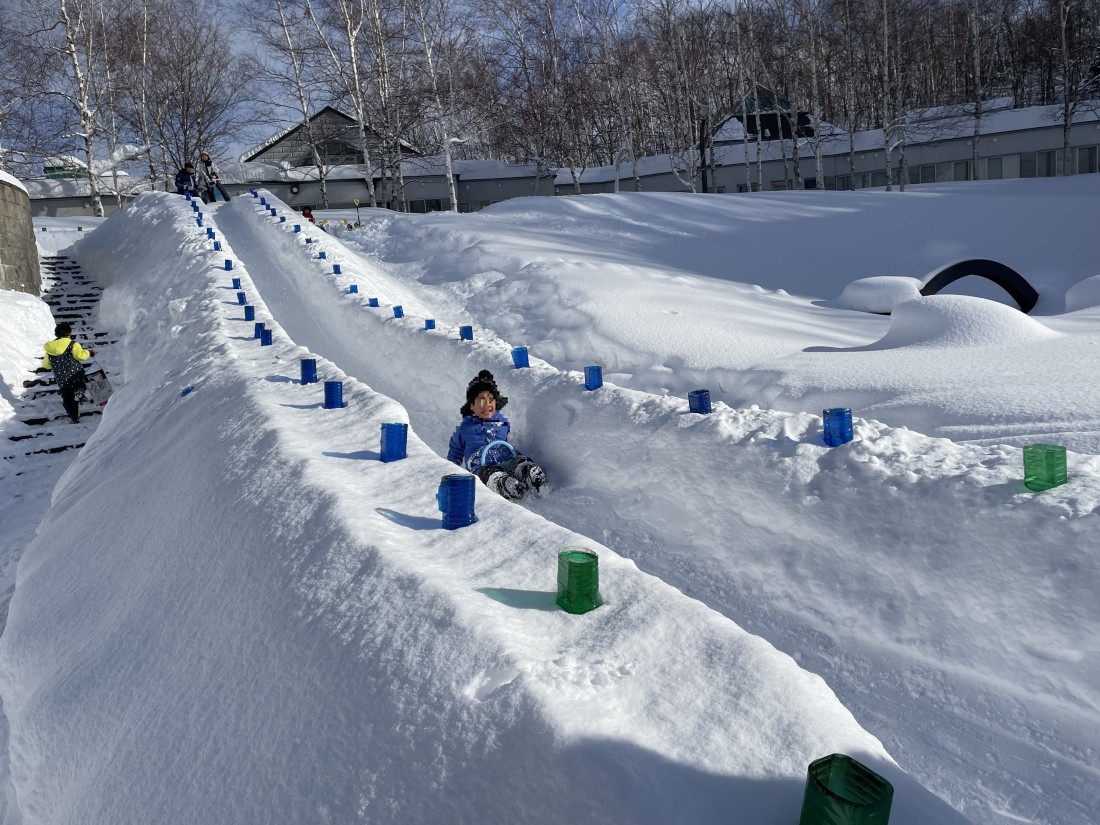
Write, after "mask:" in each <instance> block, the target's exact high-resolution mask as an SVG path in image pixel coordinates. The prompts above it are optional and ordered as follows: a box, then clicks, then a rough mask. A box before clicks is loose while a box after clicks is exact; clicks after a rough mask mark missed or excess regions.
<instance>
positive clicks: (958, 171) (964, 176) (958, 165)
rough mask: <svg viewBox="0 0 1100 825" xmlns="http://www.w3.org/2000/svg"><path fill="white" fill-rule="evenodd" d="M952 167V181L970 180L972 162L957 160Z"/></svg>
mask: <svg viewBox="0 0 1100 825" xmlns="http://www.w3.org/2000/svg"><path fill="white" fill-rule="evenodd" d="M951 166H952V169H951V180H970V161H968V160H957V161H955V162H954V163H953V164H952V165H951Z"/></svg>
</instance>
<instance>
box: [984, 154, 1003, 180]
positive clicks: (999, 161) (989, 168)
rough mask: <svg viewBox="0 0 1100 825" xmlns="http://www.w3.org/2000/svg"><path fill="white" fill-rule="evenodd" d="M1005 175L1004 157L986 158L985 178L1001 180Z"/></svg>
mask: <svg viewBox="0 0 1100 825" xmlns="http://www.w3.org/2000/svg"><path fill="white" fill-rule="evenodd" d="M1004 176H1005V170H1004V158H986V159H985V179H986V180H1001V179H1002V178H1004Z"/></svg>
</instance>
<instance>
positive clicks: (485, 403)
mask: <svg viewBox="0 0 1100 825" xmlns="http://www.w3.org/2000/svg"><path fill="white" fill-rule="evenodd" d="M507 403H508V399H507V398H505V397H504V396H503V395H501V394H500V390H499V389H498V388H497V384H496V381H495V380H494V379H493V374H492V373H491V372H489V371H488V370H482V371H481V372H479V373H478V374H477V377H476V378H474V379H473V380H472V381H471V382H470V384H469V386H468V387H467V388H466V403H465V404H464V405H463V406H462V409H461V410H460V411H459V412H460V413H461V415H462V421H461V422H460V423H459V425H458V427H457V428H456V429H455V431H454V435H452V436H451V442H450V444H449V445H448V449H447V460H448V461H451V462H453V463H455V464H458V465H459V466H460V467H465V468H466V469H467V470H469V471H470V472H471V473H473V474H474V475H476V476H477V477H478V478H480V479H481V480H482V481H483V482H484V483H485V486H486V487H488V488H489V489H490V490H492V491H493V492H494V493H498V494H500V495H502V496H504V497H505V498H508V499H512V500H516V499H521V498H523V496H524V495H525V494H526V493H527V491H528V490H533V491H534V492H536V493H538V492H539V491H540V490H541V489H542V487H543V485H544V484H545V483H546V473H545V471H544V470H543V469H542V468H541V467H540V466H539V465H538V464H536V463H535V462H534V461H532V460H531V459H530V458H528V457H527V456H525V455H522V454H520V453H519V452H518V451H517V450H516V448H515V447H513V446H512V445H511V444H510V443H509V442H508V435H509V432H510V430H511V426H510V425H509V424H508V419H507V418H505V417H504V416H503V415H501V413H500V409H501V408H502V407H503V406H504V405H505V404H507Z"/></svg>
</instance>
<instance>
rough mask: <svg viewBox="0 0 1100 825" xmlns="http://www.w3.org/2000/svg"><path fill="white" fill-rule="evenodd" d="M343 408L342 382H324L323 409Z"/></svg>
mask: <svg viewBox="0 0 1100 825" xmlns="http://www.w3.org/2000/svg"><path fill="white" fill-rule="evenodd" d="M343 406H344V382H343V381H326V382H325V409H326V410H338V409H340V408H341V407H343Z"/></svg>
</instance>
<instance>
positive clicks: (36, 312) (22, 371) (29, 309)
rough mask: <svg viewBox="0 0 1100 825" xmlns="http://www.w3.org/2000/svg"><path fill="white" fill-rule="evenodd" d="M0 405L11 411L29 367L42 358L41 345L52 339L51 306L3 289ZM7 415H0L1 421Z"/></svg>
mask: <svg viewBox="0 0 1100 825" xmlns="http://www.w3.org/2000/svg"><path fill="white" fill-rule="evenodd" d="M0 318H2V319H3V323H0V405H3V407H4V409H6V410H8V413H7V414H10V410H11V406H12V405H13V404H14V403H15V396H16V395H19V394H21V393H22V392H23V380H24V379H25V378H27V377H28V372H29V370H28V368H27V365H28V364H34V363H35V361H39V360H41V359H42V355H43V352H42V344H43V343H45V342H46V341H48V340H50V338H51V337H52V336H53V326H54V320H53V316H52V315H51V314H50V307H49V306H48V305H47V304H46V303H45V302H44V301H43V300H42V299H41V298H38V297H36V296H34V295H27V294H26V293H25V292H14V291H12V290H8V289H0ZM5 415H6V414H4V413H0V420H2V419H3V418H4V417H5Z"/></svg>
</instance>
